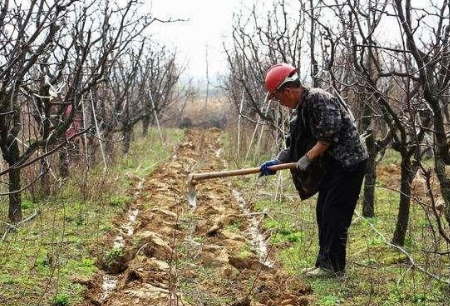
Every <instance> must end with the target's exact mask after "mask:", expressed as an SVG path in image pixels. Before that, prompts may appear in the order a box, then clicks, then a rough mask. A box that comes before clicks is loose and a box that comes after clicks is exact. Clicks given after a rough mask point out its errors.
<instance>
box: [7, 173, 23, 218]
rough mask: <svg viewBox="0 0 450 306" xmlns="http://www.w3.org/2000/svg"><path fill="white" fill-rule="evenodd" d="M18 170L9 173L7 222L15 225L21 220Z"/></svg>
mask: <svg viewBox="0 0 450 306" xmlns="http://www.w3.org/2000/svg"><path fill="white" fill-rule="evenodd" d="M19 190H20V169H17V170H11V171H10V172H9V192H10V194H9V214H8V217H9V220H10V221H11V222H13V223H17V222H19V221H20V220H22V197H21V194H20V192H18V191H19Z"/></svg>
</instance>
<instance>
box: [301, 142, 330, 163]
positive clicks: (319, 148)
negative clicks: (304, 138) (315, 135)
mask: <svg viewBox="0 0 450 306" xmlns="http://www.w3.org/2000/svg"><path fill="white" fill-rule="evenodd" d="M329 147H330V144H329V143H327V142H323V141H318V142H317V143H316V144H315V145H314V147H312V148H311V150H309V151H308V152H307V153H306V157H308V159H309V160H311V161H312V160H314V159H315V158H316V157H317V156H319V155H322V154H323V153H324V152H325V151H326V150H327V149H328V148H329Z"/></svg>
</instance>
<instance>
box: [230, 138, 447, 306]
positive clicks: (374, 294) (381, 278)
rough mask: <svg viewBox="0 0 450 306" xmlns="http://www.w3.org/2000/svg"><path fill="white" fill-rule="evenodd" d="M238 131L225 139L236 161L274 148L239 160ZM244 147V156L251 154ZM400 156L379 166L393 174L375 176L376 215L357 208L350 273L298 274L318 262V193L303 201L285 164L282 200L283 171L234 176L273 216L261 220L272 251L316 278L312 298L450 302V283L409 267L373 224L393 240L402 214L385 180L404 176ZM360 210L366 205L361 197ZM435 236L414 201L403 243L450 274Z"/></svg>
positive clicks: (288, 266) (315, 301) (256, 205)
mask: <svg viewBox="0 0 450 306" xmlns="http://www.w3.org/2000/svg"><path fill="white" fill-rule="evenodd" d="M235 134H236V133H235V131H231V132H230V133H229V134H228V135H229V136H226V137H223V139H222V141H223V144H224V146H225V147H226V153H227V154H228V157H229V162H230V163H234V164H236V165H244V166H255V164H256V165H257V164H260V163H262V162H264V161H265V160H269V159H271V158H272V157H273V156H274V154H271V155H267V153H265V152H272V151H273V150H272V149H271V148H269V149H264V150H260V152H263V153H259V154H258V156H252V155H250V156H249V158H248V160H247V161H244V160H238V161H236V160H235V157H234V156H235V155H236V152H235V149H236V148H235V147H236V146H235V144H236V139H233V137H234V136H233V135H235ZM247 137H248V136H247ZM269 138H270V135H269ZM244 140H245V138H244ZM270 141H272V140H270V139H269V142H270ZM272 142H273V141H272ZM233 144H234V145H233ZM262 145H263V146H264V145H265V144H262ZM245 150H246V148H244V150H243V151H244V152H241V154H240V155H241V156H245ZM255 161H256V162H255ZM400 161H401V157H400V154H399V153H398V152H395V151H394V150H391V149H388V150H387V151H386V154H385V156H384V159H383V160H382V162H381V167H387V168H386V170H387V172H386V173H385V174H384V176H381V178H387V179H389V181H387V182H382V181H381V182H379V184H377V188H376V202H375V209H376V216H375V217H374V218H371V219H364V218H361V217H358V216H357V215H355V216H354V219H353V222H352V226H351V227H350V231H349V241H348V248H347V273H346V278H345V279H344V280H336V279H317V280H310V279H306V278H304V276H302V275H300V273H299V271H300V270H301V269H302V268H305V267H310V266H313V265H314V263H315V260H316V256H317V252H318V245H317V244H318V237H317V225H316V221H315V201H316V199H315V198H312V199H308V200H305V201H300V200H299V197H298V195H297V193H296V191H295V189H294V186H293V183H292V181H291V178H290V174H289V173H288V172H287V171H284V172H282V178H281V185H280V186H281V188H282V190H283V192H282V195H281V196H280V197H279V198H278V199H277V200H274V194H276V190H277V186H276V185H277V176H270V177H266V178H260V179H258V180H256V179H252V178H248V177H239V178H236V179H234V180H233V183H234V185H235V186H236V187H238V188H239V189H240V190H241V191H243V194H244V196H245V197H246V198H247V199H248V200H249V202H251V203H253V209H254V210H256V211H265V212H267V216H268V217H267V218H266V219H265V220H264V221H263V223H262V228H263V230H264V231H265V232H266V233H267V235H268V236H270V240H269V241H268V242H269V244H271V245H272V248H271V249H272V250H273V251H272V254H271V255H272V256H275V257H276V258H277V259H278V260H279V261H280V263H281V267H282V269H283V270H285V271H287V272H289V273H291V274H293V275H297V276H298V277H300V278H303V279H304V282H305V283H309V284H311V286H312V288H313V292H314V294H313V298H312V301H311V305H319V306H331V305H352V306H353V305H355V306H356V305H358V306H359V305H383V306H388V305H449V304H448V301H449V300H450V288H449V287H448V286H447V285H443V284H442V283H439V282H438V281H436V280H434V279H432V278H430V277H429V276H427V275H425V274H423V273H421V272H419V271H417V270H416V269H411V265H410V264H409V261H408V260H407V258H406V256H405V255H403V254H402V253H400V252H398V251H396V250H394V249H392V248H390V247H389V246H387V244H386V243H385V241H384V240H383V238H382V237H380V236H379V235H378V234H377V233H375V232H374V231H373V230H372V228H371V224H372V225H373V226H374V227H375V228H376V229H377V230H378V231H379V232H381V233H382V234H383V236H384V238H385V239H386V240H387V241H390V240H391V238H392V234H393V232H394V229H395V223H396V219H397V212H398V203H399V193H398V192H395V191H392V190H390V189H388V188H385V187H383V186H387V187H390V188H395V187H396V186H394V185H392V184H393V182H396V181H399V180H396V178H395V177H393V176H395V175H398V174H399V171H398V172H396V173H390V172H389V171H390V169H391V168H392V167H396V166H395V165H399V164H400ZM425 164H426V165H427V164H429V165H430V166H431V165H432V161H426V162H425ZM250 181H252V182H250ZM397 189H398V186H397ZM357 210H358V211H359V212H360V211H361V204H360V203H359V204H358V206H357ZM433 243H435V240H434V238H433V236H432V234H431V231H430V227H429V223H428V221H427V219H426V216H425V214H424V212H423V210H422V208H421V207H420V206H419V205H418V204H417V203H414V202H412V204H411V212H410V224H409V229H408V233H407V237H406V245H405V249H406V250H407V251H408V252H409V253H410V254H411V255H412V256H413V258H414V259H415V261H416V262H417V263H419V264H420V265H422V266H423V267H424V268H426V269H428V270H429V271H431V272H433V273H436V274H439V275H443V276H444V278H445V277H446V279H447V280H448V279H449V272H448V271H449V270H448V266H449V264H450V262H449V257H448V255H447V256H439V255H435V254H431V253H429V252H426V251H424V250H433V248H434V246H433ZM438 245H440V246H441V249H443V250H445V249H447V246H446V245H445V244H443V242H442V241H438Z"/></svg>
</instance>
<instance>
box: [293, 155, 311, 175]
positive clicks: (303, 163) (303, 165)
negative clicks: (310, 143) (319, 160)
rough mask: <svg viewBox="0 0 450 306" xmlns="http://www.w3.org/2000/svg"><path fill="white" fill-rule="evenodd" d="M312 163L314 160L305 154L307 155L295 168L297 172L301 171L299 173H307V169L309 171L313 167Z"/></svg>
mask: <svg viewBox="0 0 450 306" xmlns="http://www.w3.org/2000/svg"><path fill="white" fill-rule="evenodd" d="M311 163H312V160H311V159H309V158H308V157H307V156H306V154H305V155H303V157H302V158H300V159H299V160H298V162H297V164H296V166H295V167H296V168H297V170H299V171H305V170H306V169H308V167H309V165H311Z"/></svg>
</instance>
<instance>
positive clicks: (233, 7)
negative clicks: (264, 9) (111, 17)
mask: <svg viewBox="0 0 450 306" xmlns="http://www.w3.org/2000/svg"><path fill="white" fill-rule="evenodd" d="M254 1H255V0H152V1H151V2H152V9H151V11H152V15H153V16H154V17H158V18H160V19H168V18H172V19H177V18H180V19H186V20H187V21H185V22H177V23H173V24H167V23H166V24H155V25H152V28H153V33H154V35H155V37H156V38H157V40H158V41H161V42H164V43H165V44H168V45H169V46H170V45H172V46H173V47H174V48H175V47H176V49H177V51H178V53H179V54H180V59H182V60H185V61H186V62H187V63H188V65H189V68H188V71H187V72H188V73H189V74H190V75H191V76H193V77H194V78H197V79H200V80H202V79H203V80H204V79H205V77H206V66H207V65H206V53H208V71H209V77H210V80H213V79H214V78H215V77H216V76H217V75H218V74H220V73H224V72H225V71H226V57H225V53H224V51H223V41H224V40H227V39H229V37H230V34H231V29H232V18H233V12H238V11H239V10H241V9H244V10H245V7H251V6H252V4H253V3H254Z"/></svg>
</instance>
